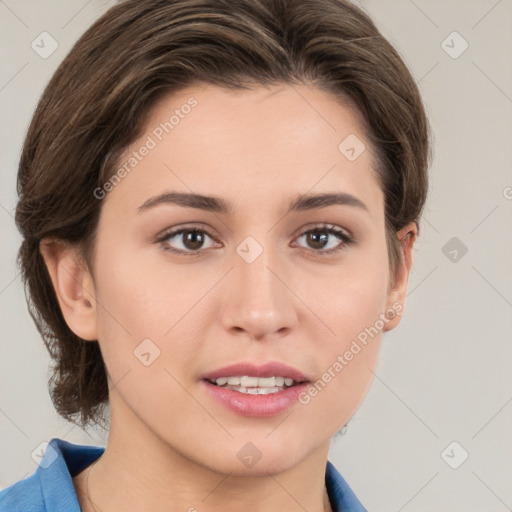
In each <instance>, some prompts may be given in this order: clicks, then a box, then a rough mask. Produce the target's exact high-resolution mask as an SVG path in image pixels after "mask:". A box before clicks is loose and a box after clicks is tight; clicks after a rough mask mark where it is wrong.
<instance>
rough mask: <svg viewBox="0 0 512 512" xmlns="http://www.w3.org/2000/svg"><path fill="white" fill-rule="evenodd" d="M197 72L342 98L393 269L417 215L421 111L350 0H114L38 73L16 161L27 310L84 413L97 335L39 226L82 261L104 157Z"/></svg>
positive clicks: (88, 408) (400, 67)
mask: <svg viewBox="0 0 512 512" xmlns="http://www.w3.org/2000/svg"><path fill="white" fill-rule="evenodd" d="M196 82H198V83H199V82H203V83H212V84H215V85H218V86H222V87H227V88H231V89H244V88H250V87H251V86H257V85H274V84H278V83H289V84H301V83H302V84H307V85H312V86H316V87H318V88H321V89H322V90H324V91H326V92H329V93H332V94H333V95H334V96H335V97H336V98H338V99H339V100H340V101H345V102H347V101H348V103H349V104H350V105H352V106H353V107H354V108H355V110H356V112H358V113H359V114H360V115H361V117H362V119H363V121H364V123H365V125H366V126H365V129H366V132H367V133H366V136H367V137H368V140H369V141H370V142H371V145H372V148H373V149H374V151H375V154H376V155H377V163H378V165H377V169H376V171H377V173H376V174H377V178H378V180H379V183H380V186H381V187H382V190H383V193H384V196H385V216H386V238H387V249H388V257H389V263H390V272H391V276H392V277H393V278H394V276H395V272H396V270H397V268H398V264H399V263H400V259H401V257H402V256H401V255H402V251H401V247H400V242H399V240H398V238H397V235H396V233H397V231H399V230H400V229H401V228H402V227H404V226H405V225H406V224H408V223H409V222H412V221H414V222H416V224H417V225H418V220H419V217H420V214H421V211H422V209H423V206H424V203H425V200H426V195H427V188H428V179H427V168H428V163H429V152H430V150H429V148H430V144H429V128H428V122H427V119H426V116H425V112H424V108H423V105H422V101H421V98H420V94H419V92H418V89H417V86H416V83H415V81H414V79H413V78H412V76H411V74H410V72H409V71H408V69H407V67H406V65H405V64H404V62H403V61H402V59H401V58H400V56H399V55H398V53H397V52H396V50H395V49H394V48H393V47H392V46H391V45H390V44H389V42H388V41H387V40H386V39H385V38H384V37H383V36H382V35H381V34H380V33H379V31H378V30H377V28H376V27H375V25H374V23H373V22H372V21H371V19H370V18H369V17H368V16H367V15H366V14H365V13H364V12H363V11H362V10H361V9H359V8H358V7H356V6H354V5H353V4H351V3H350V2H349V1H348V0H300V1H298V0H295V1H292V0H290V1H287V0H238V1H236V2H232V1H230V0H145V1H141V0H126V1H123V2H120V3H119V4H117V5H115V6H114V7H112V8H111V9H110V10H109V11H108V12H107V13H106V14H104V15H103V16H102V17H101V18H100V19H98V20H97V21H96V22H95V23H94V24H93V25H92V27H90V28H89V29H88V30H87V31H86V32H85V33H84V34H83V36H82V37H81V38H80V39H79V41H78V42H77V43H76V44H75V46H74V47H73V48H72V50H71V51H70V53H69V54H68V55H67V57H66V58H65V59H64V61H63V62H62V64H61V65H60V67H59V68H58V69H57V71H56V72H55V74H54V76H53V77H52V79H51V81H50V82H49V84H48V86H47V87H46V89H45V91H44V93H43V95H42V97H41V99H40V101H39V104H38V106H37V109H36V111H35V114H34V117H33V119H32V122H31V124H30V127H29V130H28V134H27V137H26V140H25V144H24V147H23V152H22V156H21V161H20V165H19V172H18V194H19V202H18V205H17V209H16V223H17V226H18V228H19V230H20V231H21V233H22V235H23V242H22V245H21V248H20V251H19V264H20V266H21V270H22V275H23V279H24V283H25V286H26V291H27V298H28V302H29V311H30V314H31V316H32V318H33V319H34V321H35V323H36V325H37V328H38V330H39V332H40V334H41V336H42V338H43V340H44V342H45V344H46V346H47V348H48V350H49V352H50V355H51V357H52V358H53V360H54V363H55V364H54V367H53V373H52V377H51V378H50V381H49V385H50V391H51V397H52V400H53V403H54V405H55V407H56V409H57V411H58V413H59V414H60V415H61V416H63V417H64V418H66V419H67V420H69V421H73V422H75V423H77V424H80V423H81V425H82V426H85V425H87V423H89V422H90V421H95V422H97V423H99V422H100V421H101V420H102V418H101V411H102V409H103V407H104V405H105V404H106V403H107V402H108V386H107V379H106V370H105V366H104V363H103V359H102V357H101V352H100V349H99V345H98V343H97V342H90V341H85V340H82V339H81V338H79V337H78V336H76V335H75V334H74V333H73V332H72V331H71V330H70V329H69V327H68V326H67V324H66V322H65V320H64V318H63V315H62V313H61V310H60V307H59V304H58V301H57V298H56V295H55V292H54V289H53V286H52V283H51V280H50V277H49V274H48V271H47V269H46V266H45V263H44V260H43V258H42V255H41V253H40V250H39V244H40V242H41V240H42V239H43V238H46V237H51V238H57V239H61V240H64V241H67V242H68V243H71V244H76V245H77V246H78V247H79V248H81V249H82V253H83V255H84V260H85V262H86V263H87V264H88V265H89V268H90V269H92V267H91V266H90V263H91V257H90V256H91V254H92V253H91V250H92V249H93V245H94V235H95V231H96V227H97V224H98V219H99V215H100V211H101V205H102V201H100V200H98V199H97V198H96V197H95V195H94V193H93V191H94V190H95V189H97V187H102V186H103V185H104V184H105V183H106V181H107V180H108V178H109V176H111V175H112V173H113V172H114V171H115V164H116V161H117V160H118V158H119V157H120V155H121V153H122V151H123V150H124V149H125V148H126V147H127V146H128V145H129V144H130V143H131V142H132V141H133V140H135V139H136V137H137V136H138V135H139V134H140V132H141V129H142V128H143V125H144V119H145V117H146V116H147V115H148V112H149V110H150V108H151V107H152V106H153V105H154V104H155V102H156V101H157V100H158V99H160V98H161V97H162V96H163V95H167V94H172V93H173V92H177V91H179V90H181V89H183V88H185V87H187V86H189V85H191V84H193V83H196ZM340 142H341V141H340ZM418 228H419V226H418ZM77 416H79V419H80V423H78V422H77V421H76V420H77Z"/></svg>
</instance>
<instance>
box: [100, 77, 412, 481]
mask: <svg viewBox="0 0 512 512" xmlns="http://www.w3.org/2000/svg"><path fill="white" fill-rule="evenodd" d="M173 114H174V118H171V116H172V115H173ZM165 123H167V124H165ZM347 137H350V138H349V139H347V141H346V142H344V143H343V141H344V140H345V139H346V138H347ZM356 137H357V138H356ZM340 144H341V146H340ZM363 144H364V145H365V147H364V146H363ZM144 147H145V148H146V149H143V148H144ZM351 148H353V151H352V149H351ZM354 157H356V158H354ZM123 166H124V167H123ZM122 168H124V170H125V172H122V171H120V172H118V175H117V176H118V178H119V179H117V180H115V179H114V180H111V181H110V185H107V189H109V191H108V193H107V194H106V195H105V197H103V198H101V199H98V200H101V201H102V211H101V216H100V222H99V226H98V236H97V239H96V245H95V253H94V260H93V261H94V265H93V268H94V271H93V278H92V279H93V285H92V291H91V297H90V299H91V300H90V302H91V304H93V307H94V322H95V329H96V331H97V337H98V340H99V343H100V347H101V350H102V354H103V357H104V360H105V364H106V367H107V370H108V375H109V385H110V388H111V390H110V404H111V417H112V420H111V421H112V427H111V432H114V431H115V429H116V428H123V429H128V430H130V429H131V430H132V433H135V432H137V435H140V436H147V438H148V439H149V438H151V439H153V440H158V441H157V442H158V443H162V446H164V447H165V448H166V449H168V450H170V451H172V452H173V453H178V454H179V455H180V456H182V457H184V458H186V459H187V460H189V461H194V462H195V463H197V464H200V465H202V466H203V467H207V468H210V469H214V470H215V471H220V472H224V473H228V472H232V473H240V474H244V472H245V471H251V474H253V475H254V474H257V473H258V472H261V474H264V473H265V472H266V471H283V470H286V469H289V468H291V467H292V466H293V465H295V464H297V463H298V462H300V461H303V460H305V459H307V457H310V456H313V455H314V454H315V453H318V452H319V451H323V452H324V453H325V451H326V450H327V447H328V444H329V440H330V438H331V437H332V435H333V434H334V433H335V432H336V431H337V430H338V429H339V428H340V427H341V426H342V425H344V424H345V423H346V422H347V421H348V420H349V419H350V417H351V416H352V414H353V413H354V412H355V410H356V408H357V407H358V405H359V404H360V402H361V401H362V399H363V397H364V395H365V393H366V391H367V389H368V387H369V385H370V381H371V378H372V376H373V374H372V372H371V371H370V370H372V369H374V367H375V366H376V361H377V356H378V351H379V344H380V338H381V334H382V332H383V331H386V330H389V329H392V328H393V327H394V326H395V325H396V324H397V323H398V321H399V316H400V311H401V309H402V302H403V300H402V299H403V291H404V290H403V289H401V290H397V289H394V288H393V287H391V288H392V291H391V292H389V293H388V284H389V279H390V275H389V272H388V255H387V252H386V238H385V230H384V226H385V218H384V196H383V193H382V191H381V189H380V188H379V185H378V182H377V180H376V175H375V171H374V162H373V159H372V154H371V150H370V147H369V144H368V143H367V141H366V139H365V135H364V133H363V132H362V129H361V126H360V123H359V120H358V118H357V117H356V115H355V114H354V112H352V111H351V109H349V108H348V107H346V106H344V105H342V104H340V103H338V102H336V101H335V100H334V99H333V98H331V97H330V96H329V95H327V94H326V93H324V92H322V91H319V90H317V89H314V88H312V87H307V86H294V87H293V88H292V87H290V86H286V85H282V86H279V87H273V88H269V89H267V88H263V87H260V88H257V89H255V90H253V91H243V92H237V91H232V90H225V89H220V88H217V87H215V86H213V85H209V86H208V87H205V85H204V84H203V85H202V86H201V87H199V86H197V87H190V88H188V89H186V90H183V91H181V92H180V93H179V94H177V95H173V96H169V97H166V98H164V99H163V100H161V101H160V102H159V103H158V105H157V106H156V107H155V108H154V110H153V111H152V112H151V115H150V116H149V118H148V120H147V123H146V129H145V132H144V134H143V135H142V136H141V137H140V138H139V139H138V140H137V141H136V142H135V143H133V144H132V145H131V146H130V147H129V148H127V150H126V151H125V154H124V155H123V157H122V158H121V160H120V161H119V162H118V166H117V168H116V169H122ZM179 194H182V195H181V196H180V195H179ZM184 194H194V195H197V196H208V197H213V198H214V199H213V200H212V199H210V200H208V199H204V198H203V199H202V200H199V199H198V198H197V197H196V198H195V200H194V198H193V197H191V196H185V195H184ZM323 194H328V195H330V197H327V199H325V198H324V200H323V201H322V200H314V199H311V198H312V197H313V196H321V195H323ZM336 194H339V195H338V196H335V195H336ZM97 195H98V197H102V196H103V192H102V191H98V192H97ZM333 198H334V199H333ZM308 199H309V200H308ZM386 314H387V315H388V316H386ZM237 377H249V378H245V379H239V378H237ZM272 377H276V379H273V378H272ZM228 378H229V380H228ZM217 379H219V380H217ZM226 381H227V382H226ZM111 435H112V434H111ZM247 455H248V456H256V457H257V458H258V457H261V459H260V460H259V461H258V463H257V464H256V465H255V467H254V468H253V469H249V466H248V464H245V463H244V460H249V459H244V457H246V456H247Z"/></svg>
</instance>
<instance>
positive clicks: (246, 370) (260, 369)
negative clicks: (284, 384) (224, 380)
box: [203, 361, 309, 382]
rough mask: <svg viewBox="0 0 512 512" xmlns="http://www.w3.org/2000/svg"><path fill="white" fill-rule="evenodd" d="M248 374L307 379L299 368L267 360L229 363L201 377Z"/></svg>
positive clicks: (299, 380) (251, 375)
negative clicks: (258, 362)
mask: <svg viewBox="0 0 512 512" xmlns="http://www.w3.org/2000/svg"><path fill="white" fill-rule="evenodd" d="M244 375H247V376H250V377H288V378H289V379H293V380H294V381H295V382H302V381H307V380H309V379H308V378H307V377H306V376H305V375H304V374H302V373H301V372H300V371H299V370H297V369H295V368H292V367H291V366H288V365H287V364H285V363H281V362H279V361H268V362H266V363H261V364H256V363H251V362H249V361H243V362H240V363H235V364H230V365H228V366H224V367H223V368H219V369H217V370H213V371H211V372H208V373H206V374H205V375H203V379H206V380H215V379H218V378H220V377H236V376H244Z"/></svg>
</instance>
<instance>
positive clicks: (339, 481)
mask: <svg viewBox="0 0 512 512" xmlns="http://www.w3.org/2000/svg"><path fill="white" fill-rule="evenodd" d="M104 450H105V448H102V447H99V446H84V445H78V444H72V443H70V442H68V441H64V440H63V439H58V438H53V439H52V440H51V441H50V442H49V443H48V446H47V448H46V451H45V453H44V456H43V458H42V459H41V462H40V463H39V466H38V468H37V469H36V471H35V473H34V474H33V475H31V476H29V477H28V478H25V479H24V480H20V481H19V482H16V483H14V484H13V485H11V486H10V487H7V488H6V489H4V490H3V491H0V512H80V510H81V509H80V505H79V503H78V499H77V497H76V493H75V488H74V487H73V480H72V477H74V476H75V475H77V474H78V473H80V472H81V471H82V470H84V469H85V468H86V467H87V466H89V465H90V464H92V463H93V462H94V461H95V460H96V459H97V458H98V457H99V456H100V455H101V454H102V453H103V452H104ZM325 484H326V487H327V492H328V494H329V499H330V501H331V507H332V509H333V510H334V512H367V510H366V509H365V508H364V507H363V505H361V502H360V501H359V500H358V499H357V497H356V495H355V494H354V493H353V492H352V489H350V487H349V486H348V484H347V482H346V481H345V480H344V479H343V477H342V476H341V475H340V474H339V473H338V471H337V470H336V468H335V467H334V466H333V465H332V464H331V462H329V461H328V462H327V468H326V472H325Z"/></svg>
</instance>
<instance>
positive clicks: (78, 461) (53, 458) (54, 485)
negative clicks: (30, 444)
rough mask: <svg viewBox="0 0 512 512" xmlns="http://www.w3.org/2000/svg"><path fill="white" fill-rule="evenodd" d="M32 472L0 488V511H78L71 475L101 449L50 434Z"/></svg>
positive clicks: (93, 458)
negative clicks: (37, 463)
mask: <svg viewBox="0 0 512 512" xmlns="http://www.w3.org/2000/svg"><path fill="white" fill-rule="evenodd" d="M43 450H44V454H43V453H41V456H42V458H41V461H40V462H39V466H38V467H37V469H36V471H35V473H34V474H33V475H31V476H29V477H28V478H25V479H24V480H20V481H18V482H16V483H14V484H12V485H11V486H9V487H7V488H6V489H4V490H3V491H0V511H2V512H47V511H48V512H50V511H51V512H60V511H62V512H80V506H79V504H78V500H77V497H76V493H75V489H74V486H73V481H72V477H73V476H75V475H76V474H78V473H79V472H80V471H82V469H84V468H86V467H87V466H88V465H89V464H91V463H92V462H94V460H96V459H97V458H98V457H99V456H100V455H101V454H102V453H103V451H104V448H102V447H98V446H85V445H78V444H72V443H70V442H68V441H64V440H63V439H58V438H53V439H52V440H51V441H50V442H49V443H48V444H46V446H43Z"/></svg>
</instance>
